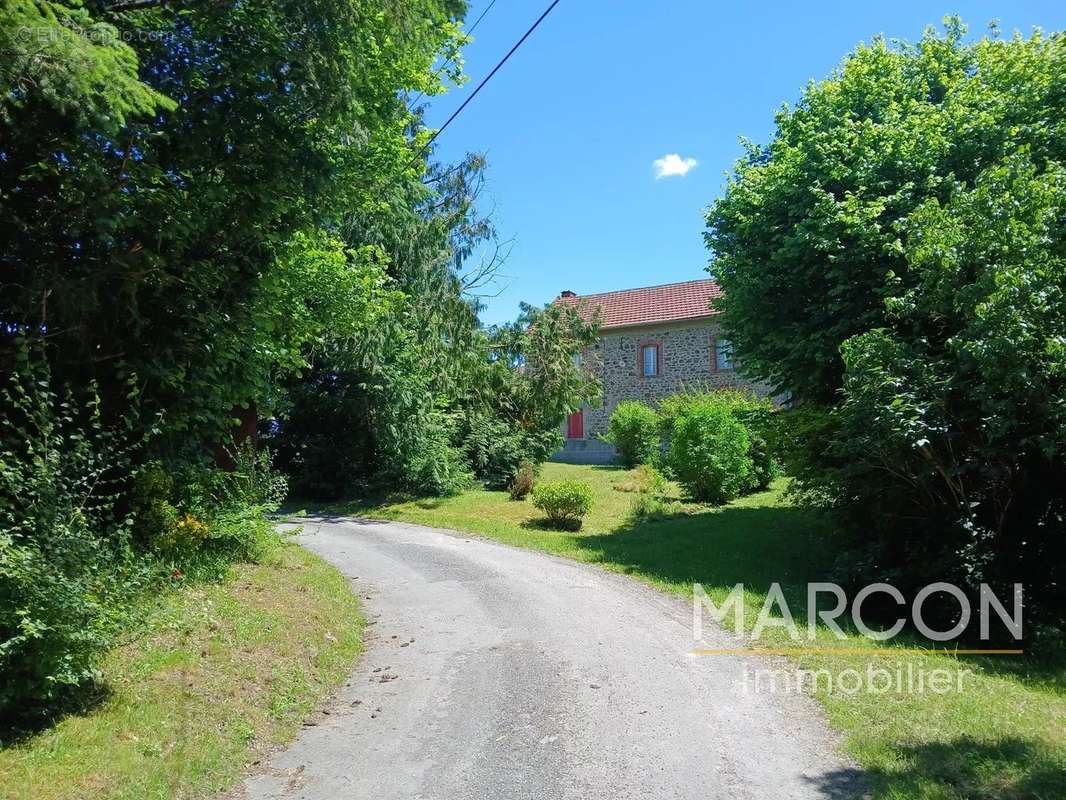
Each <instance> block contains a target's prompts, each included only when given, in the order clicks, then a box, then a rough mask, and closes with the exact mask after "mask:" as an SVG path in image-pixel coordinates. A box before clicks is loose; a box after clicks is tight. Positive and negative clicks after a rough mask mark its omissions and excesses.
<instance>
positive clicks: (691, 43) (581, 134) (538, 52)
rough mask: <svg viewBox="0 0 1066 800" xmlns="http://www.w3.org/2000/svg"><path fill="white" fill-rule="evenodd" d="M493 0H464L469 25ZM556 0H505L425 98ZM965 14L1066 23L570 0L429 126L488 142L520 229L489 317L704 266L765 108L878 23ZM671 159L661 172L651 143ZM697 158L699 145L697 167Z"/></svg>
mask: <svg viewBox="0 0 1066 800" xmlns="http://www.w3.org/2000/svg"><path fill="white" fill-rule="evenodd" d="M488 2H489V0H474V1H473V2H472V5H471V8H470V11H469V12H468V17H467V19H468V24H472V23H473V21H474V20H475V19H477V17H478V15H479V14H480V13H481V11H482V10H483V9H484V8H485V6H486V5H487V4H488ZM547 5H548V0H497V1H496V4H495V5H494V6H493V7H492V8H491V10H490V11H489V12H488V14H487V15H486V16H485V18H484V19H483V20H482V22H481V24H480V25H479V26H478V28H477V31H476V32H475V33H474V37H475V41H474V42H473V43H472V44H471V45H470V46H469V47H468V48H467V49H466V72H467V74H468V75H469V76H470V80H469V82H468V83H467V84H465V85H464V86H462V87H460V88H457V89H453V90H452V91H451V92H449V93H447V94H445V95H441V96H440V97H437V98H433V99H432V101H431V104H430V106H429V110H428V112H427V119H426V121H427V124H429V125H431V126H435V125H440V124H441V123H442V122H443V121H444V120H445V119H446V118H447V117H448V115H450V114H451V112H452V111H453V110H454V109H455V108H456V107H457V106H458V105H459V104H460V103H461V102H462V101H463V100H464V99H465V98H466V96H467V94H468V93H469V92H471V91H472V90H473V88H474V87H475V86H476V85H477V83H478V82H479V81H480V80H481V79H482V78H483V77H484V76H485V75H486V74H487V73H488V72H489V71H490V70H491V69H492V67H493V66H494V65H495V64H496V62H497V61H498V60H499V59H500V58H501V57H502V56H503V54H504V53H506V52H507V50H508V49H509V48H510V47H511V45H513V44H514V43H515V42H516V41H517V40H518V38H519V37H520V36H521V35H522V34H523V33H524V32H525V30H526V29H527V28H528V27H529V25H530V24H532V22H533V21H534V20H535V19H536V18H537V17H538V16H539V15H540V13H541V12H542V11H543V10H544V8H545V7H546V6H547ZM947 13H958V14H960V15H961V16H962V17H963V19H964V20H965V21H966V22H968V23H969V25H970V33H971V35H980V34H982V33H983V32H984V30H985V27H986V24H987V23H988V21H989V20H992V19H996V20H998V21H999V25H1000V28H1001V30H1002V31H1003V32H1004V33H1005V34H1009V33H1010V32H1012V31H1013V30H1014V29H1019V30H1021V31H1022V32H1023V33H1029V32H1030V31H1031V29H1032V27H1033V26H1040V27H1042V28H1044V29H1045V30H1058V29H1061V28H1063V27H1066V3H1062V2H1006V1H1005V0H1003V1H1001V2H998V3H988V2H970V3H959V2H956V3H954V4H951V5H945V6H941V7H938V6H937V4H935V3H929V2H911V1H910V0H894V1H893V2H859V1H858V0H848V1H847V2H842V1H838V2H809V3H798V2H794V3H786V2H760V3H757V4H754V3H740V2H732V3H727V2H696V1H695V0H676V2H660V3H655V2H648V1H647V0H644V2H624V1H621V0H614V2H610V1H609V0H562V1H561V2H560V3H559V5H558V6H557V7H556V8H555V10H554V11H553V12H552V13H551V14H550V15H549V16H548V18H547V19H545V20H544V22H543V23H541V26H540V27H539V28H538V29H537V30H536V31H535V32H534V33H533V35H532V36H531V37H530V38H529V39H528V40H527V41H526V42H525V44H524V45H523V46H522V47H521V48H520V49H519V50H518V52H517V53H515V55H514V56H512V58H511V60H510V61H508V63H507V64H506V65H505V66H504V67H503V69H502V70H500V72H498V73H497V74H496V76H495V77H494V78H493V79H492V81H490V82H489V83H488V84H487V85H486V86H485V88H484V89H482V91H481V93H480V94H479V95H478V96H477V97H476V98H475V99H474V101H473V102H472V103H471V104H470V105H469V106H467V108H466V109H465V110H464V111H463V113H462V114H461V115H460V116H459V117H458V118H457V119H456V120H455V121H454V122H453V123H452V124H451V126H449V128H448V129H447V131H445V132H444V134H443V135H442V136H441V138H440V139H439V140H438V146H437V150H436V155H437V157H438V158H439V159H441V160H442V161H446V162H448V161H454V160H457V159H459V158H461V157H462V156H463V154H464V153H466V152H469V151H476V152H483V153H485V154H486V155H487V157H488V164H489V167H488V181H487V186H486V188H485V192H484V194H483V206H484V208H485V210H492V213H493V218H494V220H495V223H496V226H497V228H498V230H499V233H500V236H501V238H503V239H512V238H513V239H514V245H513V249H512V250H511V253H510V257H509V259H508V261H507V263H506V265H505V266H504V268H503V272H504V273H505V274H506V276H507V277H506V278H504V279H502V281H501V285H502V291H500V293H499V296H497V297H494V298H487V299H486V300H485V302H486V304H487V306H488V307H487V310H486V311H485V312H484V313H483V314H482V319H483V320H484V321H485V322H486V323H489V324H491V323H496V322H502V321H505V320H508V319H512V318H514V317H515V316H516V314H517V313H518V304H519V302H520V301H523V300H524V301H528V302H531V303H536V304H542V303H546V302H548V301H550V300H551V299H552V298H553V297H555V296H556V295H557V294H558V293H559V291H561V290H563V289H571V290H573V291H576V292H578V293H579V294H583V293H588V292H597V291H609V290H612V289H625V288H630V287H634V286H646V285H651V284H656V283H668V282H671V281H681V280H689V279H692V278H702V277H706V273H705V272H704V271H703V270H704V268H705V267H706V265H707V260H708V257H707V251H706V249H705V248H704V245H703V238H702V232H703V219H702V214H701V209H703V208H704V207H706V206H707V205H708V204H709V203H710V202H711V201H712V200H713V199H714V198H715V197H716V196H717V195H718V194H719V192H720V191H721V190H722V187H723V184H724V181H725V174H726V172H727V170H728V169H729V167H730V165H731V164H732V163H733V161H734V160H735V159H736V158H737V157H738V156H739V155H740V152H741V148H740V145H739V143H738V137H740V136H746V137H749V138H751V139H754V140H755V141H758V142H765V141H767V140H768V139H769V137H770V135H771V133H772V131H773V113H774V111H775V109H777V108H778V107H779V106H780V105H781V103H783V102H789V103H792V102H794V101H795V100H796V99H797V98H798V97H799V94H800V91H801V89H802V87H803V85H804V84H805V83H806V82H807V81H808V80H809V79H812V78H821V77H824V76H825V75H827V74H828V73H829V72H830V70H832V68H833V67H834V66H835V65H836V64H837V63H839V61H840V60H841V59H842V58H843V57H844V56H845V55H846V54H847V53H848V52H849V51H850V50H851V49H852V48H853V47H854V46H855V45H856V44H857V43H858V42H860V41H869V40H870V39H871V38H872V37H873V36H874V35H875V34H877V33H884V34H885V35H886V36H888V37H902V38H906V39H911V40H913V39H916V38H918V37H919V36H920V35H921V32H922V29H923V28H924V27H925V26H926V25H927V24H930V23H937V24H938V23H939V20H940V18H941V17H943V16H944V14H947ZM669 155H676V156H677V159H676V160H675V159H669V161H668V162H666V167H667V170H668V171H673V172H680V171H684V170H685V168H686V166H689V168H688V170H687V172H686V174H684V175H680V174H674V175H671V176H669V177H662V178H659V179H656V177H655V175H656V170H655V167H654V166H653V164H654V162H655V161H656V159H662V158H664V157H666V156H669ZM689 159H694V160H695V162H696V163H695V166H690V165H691V164H692V162H691V161H688V160H689Z"/></svg>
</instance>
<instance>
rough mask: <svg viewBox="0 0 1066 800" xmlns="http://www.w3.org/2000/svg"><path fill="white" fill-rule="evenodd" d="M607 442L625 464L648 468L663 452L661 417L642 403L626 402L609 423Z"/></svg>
mask: <svg viewBox="0 0 1066 800" xmlns="http://www.w3.org/2000/svg"><path fill="white" fill-rule="evenodd" d="M603 438H604V439H605V440H606V441H608V442H610V443H611V444H613V445H614V446H615V447H616V448H618V455H619V457H620V459H621V461H622V464H623V465H624V466H627V467H635V466H636V465H637V464H647V463H649V462H650V461H651V460H652V459H653V458H654V456H655V453H656V451H657V450H658V449H659V415H658V414H656V413H655V411H654V410H653V409H652V408H651V407H650V406H648V405H646V404H644V403H641V402H640V401H639V400H623V401H622V402H621V403H619V404H618V405H617V406H615V409H614V411H612V412H611V419H610V421H609V422H608V423H607V435H606V436H604V437H603Z"/></svg>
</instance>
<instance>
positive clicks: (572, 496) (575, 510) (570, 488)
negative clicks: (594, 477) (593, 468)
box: [533, 480, 592, 530]
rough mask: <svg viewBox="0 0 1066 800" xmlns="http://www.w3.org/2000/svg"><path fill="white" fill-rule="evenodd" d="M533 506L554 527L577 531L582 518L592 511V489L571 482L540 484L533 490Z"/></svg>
mask: <svg viewBox="0 0 1066 800" xmlns="http://www.w3.org/2000/svg"><path fill="white" fill-rule="evenodd" d="M533 505H534V506H535V507H536V508H539V509H540V510H541V511H543V512H544V514H545V515H546V516H547V517H548V521H549V522H550V523H551V524H552V525H553V526H554V527H557V528H564V529H567V530H577V529H578V528H580V527H581V519H582V517H584V516H585V515H586V514H588V513H589V511H591V510H592V489H591V488H590V487H589V485H588V484H586V483H582V482H581V481H573V480H562V481H551V482H549V483H542V484H539V485H538V486H536V487H535V488H534V489H533Z"/></svg>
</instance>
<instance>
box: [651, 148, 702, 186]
mask: <svg viewBox="0 0 1066 800" xmlns="http://www.w3.org/2000/svg"><path fill="white" fill-rule="evenodd" d="M699 163H700V162H699V161H697V160H696V159H694V158H682V157H681V156H679V155H678V154H677V153H667V154H666V155H665V156H663V157H662V158H657V159H655V160H654V161H653V162H652V166H654V167H655V179H656V180H658V179H659V178H670V177H673V176H674V175H678V176H681V175H687V174H688V171H689V170H690V169H692V168H693V167H695V166H697V165H698V164H699Z"/></svg>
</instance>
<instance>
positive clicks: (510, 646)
mask: <svg viewBox="0 0 1066 800" xmlns="http://www.w3.org/2000/svg"><path fill="white" fill-rule="evenodd" d="M300 542H301V544H303V545H304V546H306V547H308V548H310V549H311V550H313V551H315V552H316V553H318V554H320V555H322V556H323V557H325V558H326V559H328V560H329V561H330V562H332V563H333V564H335V565H336V566H337V567H338V568H339V569H340V570H341V571H342V572H343V573H344V574H345V575H347V576H349V577H350V578H351V580H352V583H353V586H354V587H355V589H356V591H357V592H358V593H359V595H360V596H361V597H362V598H363V604H364V608H365V611H366V613H367V616H368V619H369V622H370V624H369V626H368V628H367V641H366V645H367V646H366V652H365V655H364V656H363V659H362V660H361V662H360V663H359V665H358V666H357V667H356V669H355V672H354V673H353V674H352V676H351V678H350V681H349V683H348V684H347V685H346V686H345V687H344V688H343V689H342V690H341V691H340V692H339V693H338V695H337V696H336V697H335V698H334V700H333V701H331V703H330V704H329V706H328V707H326V708H324V709H322V710H320V711H319V712H318V713H317V714H315V716H314V717H313V718H312V720H311V721H310V724H309V725H308V726H306V727H305V728H304V729H303V730H302V731H301V733H300V735H299V737H298V738H297V740H296V741H295V742H294V743H293V744H292V745H291V746H290V747H289V748H287V749H286V750H284V751H282V752H280V753H278V754H276V755H275V756H274V757H273V758H272V759H271V760H270V762H269V764H266V765H264V766H262V767H260V768H259V769H258V770H257V771H256V772H255V773H254V774H253V775H251V777H249V778H248V779H247V780H246V781H245V783H244V784H243V786H242V787H240V788H239V789H238V791H237V793H236V796H238V797H246V798H252V799H254V800H266V799H267V798H271V799H273V798H285V799H286V800H295V799H296V798H301V799H306V800H312V799H313V800H340V799H341V798H368V800H389V799H390V798H404V800H409V799H410V798H427V799H428V798H434V799H436V798H440V800H464V799H465V798H478V800H481V799H482V798H491V799H492V800H496V799H497V798H536V799H537V800H552V799H554V798H612V800H620V799H621V798H701V800H706V799H707V798H752V799H753V800H756V799H757V800H777V799H778V798H827V797H828V798H846V797H856V796H861V787H862V777H861V774H860V773H859V772H858V771H857V770H856V769H854V768H853V767H852V766H851V765H849V764H848V763H847V762H846V761H845V760H843V759H842V758H840V757H839V756H838V755H837V745H838V742H837V741H836V739H835V738H834V736H833V735H832V734H831V733H830V732H829V731H828V729H827V728H826V726H825V722H824V720H823V719H822V717H821V714H820V711H819V708H818V706H817V705H816V704H815V703H814V702H813V701H812V700H810V699H809V698H807V697H806V696H804V695H802V694H795V693H792V694H786V693H768V692H761V693H757V692H754V691H751V690H750V688H749V689H747V690H746V689H745V688H744V673H745V670H752V669H760V668H762V669H765V668H768V667H770V668H773V667H775V666H776V668H781V667H782V665H781V664H780V663H777V664H776V665H775V663H774V662H773V661H765V660H762V659H760V658H756V657H750V656H744V657H738V656H732V655H729V656H695V655H693V653H692V651H693V649H694V647H696V646H709V647H729V646H737V645H738V644H739V642H738V641H737V640H735V639H734V638H733V637H731V636H730V635H728V634H727V633H725V632H723V631H721V630H720V629H718V628H716V627H715V628H714V629H713V630H711V631H710V632H709V633H708V631H707V625H708V623H710V620H709V618H706V617H705V621H704V625H705V628H704V641H703V643H702V645H701V644H700V643H697V642H695V641H694V640H693V636H692V608H691V604H690V603H687V602H685V601H684V600H683V599H681V598H676V597H670V596H666V595H663V594H661V593H659V592H656V591H655V590H653V589H650V588H648V587H646V586H643V585H641V584H639V583H637V582H636V581H634V580H631V579H629V578H626V577H624V576H621V575H613V574H610V573H607V572H605V571H602V570H599V569H596V568H594V567H591V566H588V565H582V564H577V563H574V562H570V561H566V560H563V559H558V558H553V557H550V556H546V555H544V554H541V553H535V552H531V551H525V550H521V549H516V548H511V547H506V546H504V545H499V544H496V543H493V542H488V541H484V540H479V539H473V538H465V537H464V536H463V535H462V534H458V533H449V532H445V531H438V530H434V529H431V528H422V527H418V526H414V525H405V524H400V523H384V522H372V521H362V520H353V519H310V520H307V521H305V528H304V532H303V533H302V534H301V535H300ZM710 624H711V625H713V623H710ZM749 687H750V682H749Z"/></svg>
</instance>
